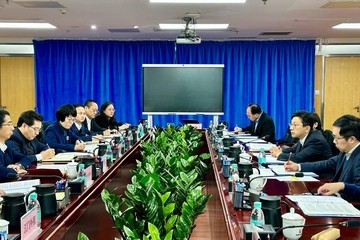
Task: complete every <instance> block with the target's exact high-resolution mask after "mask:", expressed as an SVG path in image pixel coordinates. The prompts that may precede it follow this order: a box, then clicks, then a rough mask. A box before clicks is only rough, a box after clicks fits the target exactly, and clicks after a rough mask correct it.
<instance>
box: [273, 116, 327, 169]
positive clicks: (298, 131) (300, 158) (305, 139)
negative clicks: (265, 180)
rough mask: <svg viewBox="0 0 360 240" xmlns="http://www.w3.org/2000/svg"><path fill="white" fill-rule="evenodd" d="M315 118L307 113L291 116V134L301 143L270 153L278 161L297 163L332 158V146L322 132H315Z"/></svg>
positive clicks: (276, 149)
mask: <svg viewBox="0 0 360 240" xmlns="http://www.w3.org/2000/svg"><path fill="white" fill-rule="evenodd" d="M313 125H314V117H313V115H312V114H311V113H309V112H306V111H298V112H295V113H294V114H293V115H292V116H291V123H290V133H291V136H292V137H293V138H297V139H299V141H298V142H297V143H296V144H295V145H294V146H292V147H289V148H284V149H281V148H280V147H277V146H274V147H272V148H271V149H270V153H271V155H272V156H273V157H276V158H277V159H278V160H283V161H285V160H291V161H293V162H296V163H302V162H315V161H318V160H323V159H328V158H330V157H332V153H331V150H330V146H329V144H328V143H327V141H326V139H325V138H324V136H323V135H322V133H321V132H320V131H315V130H313Z"/></svg>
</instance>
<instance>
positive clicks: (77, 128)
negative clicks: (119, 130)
mask: <svg viewBox="0 0 360 240" xmlns="http://www.w3.org/2000/svg"><path fill="white" fill-rule="evenodd" d="M74 107H75V109H76V117H75V121H74V123H73V125H72V126H71V128H70V130H71V131H72V132H73V133H74V134H75V135H77V136H78V137H79V138H80V139H81V140H82V141H85V142H86V141H92V140H102V136H101V135H97V134H96V133H95V132H91V131H89V130H88V129H87V128H86V127H85V126H84V124H83V122H84V121H85V116H86V115H85V108H84V106H83V105H80V104H74Z"/></svg>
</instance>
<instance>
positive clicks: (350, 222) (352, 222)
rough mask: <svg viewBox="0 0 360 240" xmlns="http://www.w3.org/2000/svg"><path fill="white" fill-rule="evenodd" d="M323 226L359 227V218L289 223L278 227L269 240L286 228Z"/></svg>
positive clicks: (272, 239) (273, 239)
mask: <svg viewBox="0 0 360 240" xmlns="http://www.w3.org/2000/svg"><path fill="white" fill-rule="evenodd" d="M325 226H343V227H360V220H348V221H344V222H339V223H320V224H307V225H306V224H305V225H291V226H286V227H282V228H279V229H278V230H277V231H276V232H275V234H274V235H272V237H271V240H275V239H276V236H277V235H278V234H279V233H280V232H281V231H282V230H284V229H288V228H299V227H325Z"/></svg>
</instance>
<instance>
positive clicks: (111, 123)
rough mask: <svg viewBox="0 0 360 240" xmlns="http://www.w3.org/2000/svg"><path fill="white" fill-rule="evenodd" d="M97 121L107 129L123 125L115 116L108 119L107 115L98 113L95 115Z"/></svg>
mask: <svg viewBox="0 0 360 240" xmlns="http://www.w3.org/2000/svg"><path fill="white" fill-rule="evenodd" d="M95 122H96V123H97V124H98V125H99V126H100V127H102V128H105V129H118V127H119V126H121V125H122V123H121V122H117V121H116V119H115V117H112V118H110V119H108V118H107V117H106V116H105V115H102V114H100V115H97V116H96V117H95Z"/></svg>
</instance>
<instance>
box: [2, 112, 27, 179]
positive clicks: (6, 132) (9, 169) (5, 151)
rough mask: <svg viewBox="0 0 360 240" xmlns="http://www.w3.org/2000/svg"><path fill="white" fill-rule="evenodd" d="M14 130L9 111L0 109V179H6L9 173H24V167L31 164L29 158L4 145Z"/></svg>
mask: <svg viewBox="0 0 360 240" xmlns="http://www.w3.org/2000/svg"><path fill="white" fill-rule="evenodd" d="M13 131H14V127H13V125H12V122H11V118H10V114H9V112H7V111H5V110H0V181H2V180H6V179H8V175H9V174H25V173H26V170H25V168H28V167H29V166H30V164H31V160H30V159H29V158H28V157H27V156H25V155H23V154H19V153H16V152H14V151H13V150H11V149H9V148H8V147H7V146H6V145H5V141H6V140H8V139H9V138H10V137H11V135H12V133H13Z"/></svg>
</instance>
